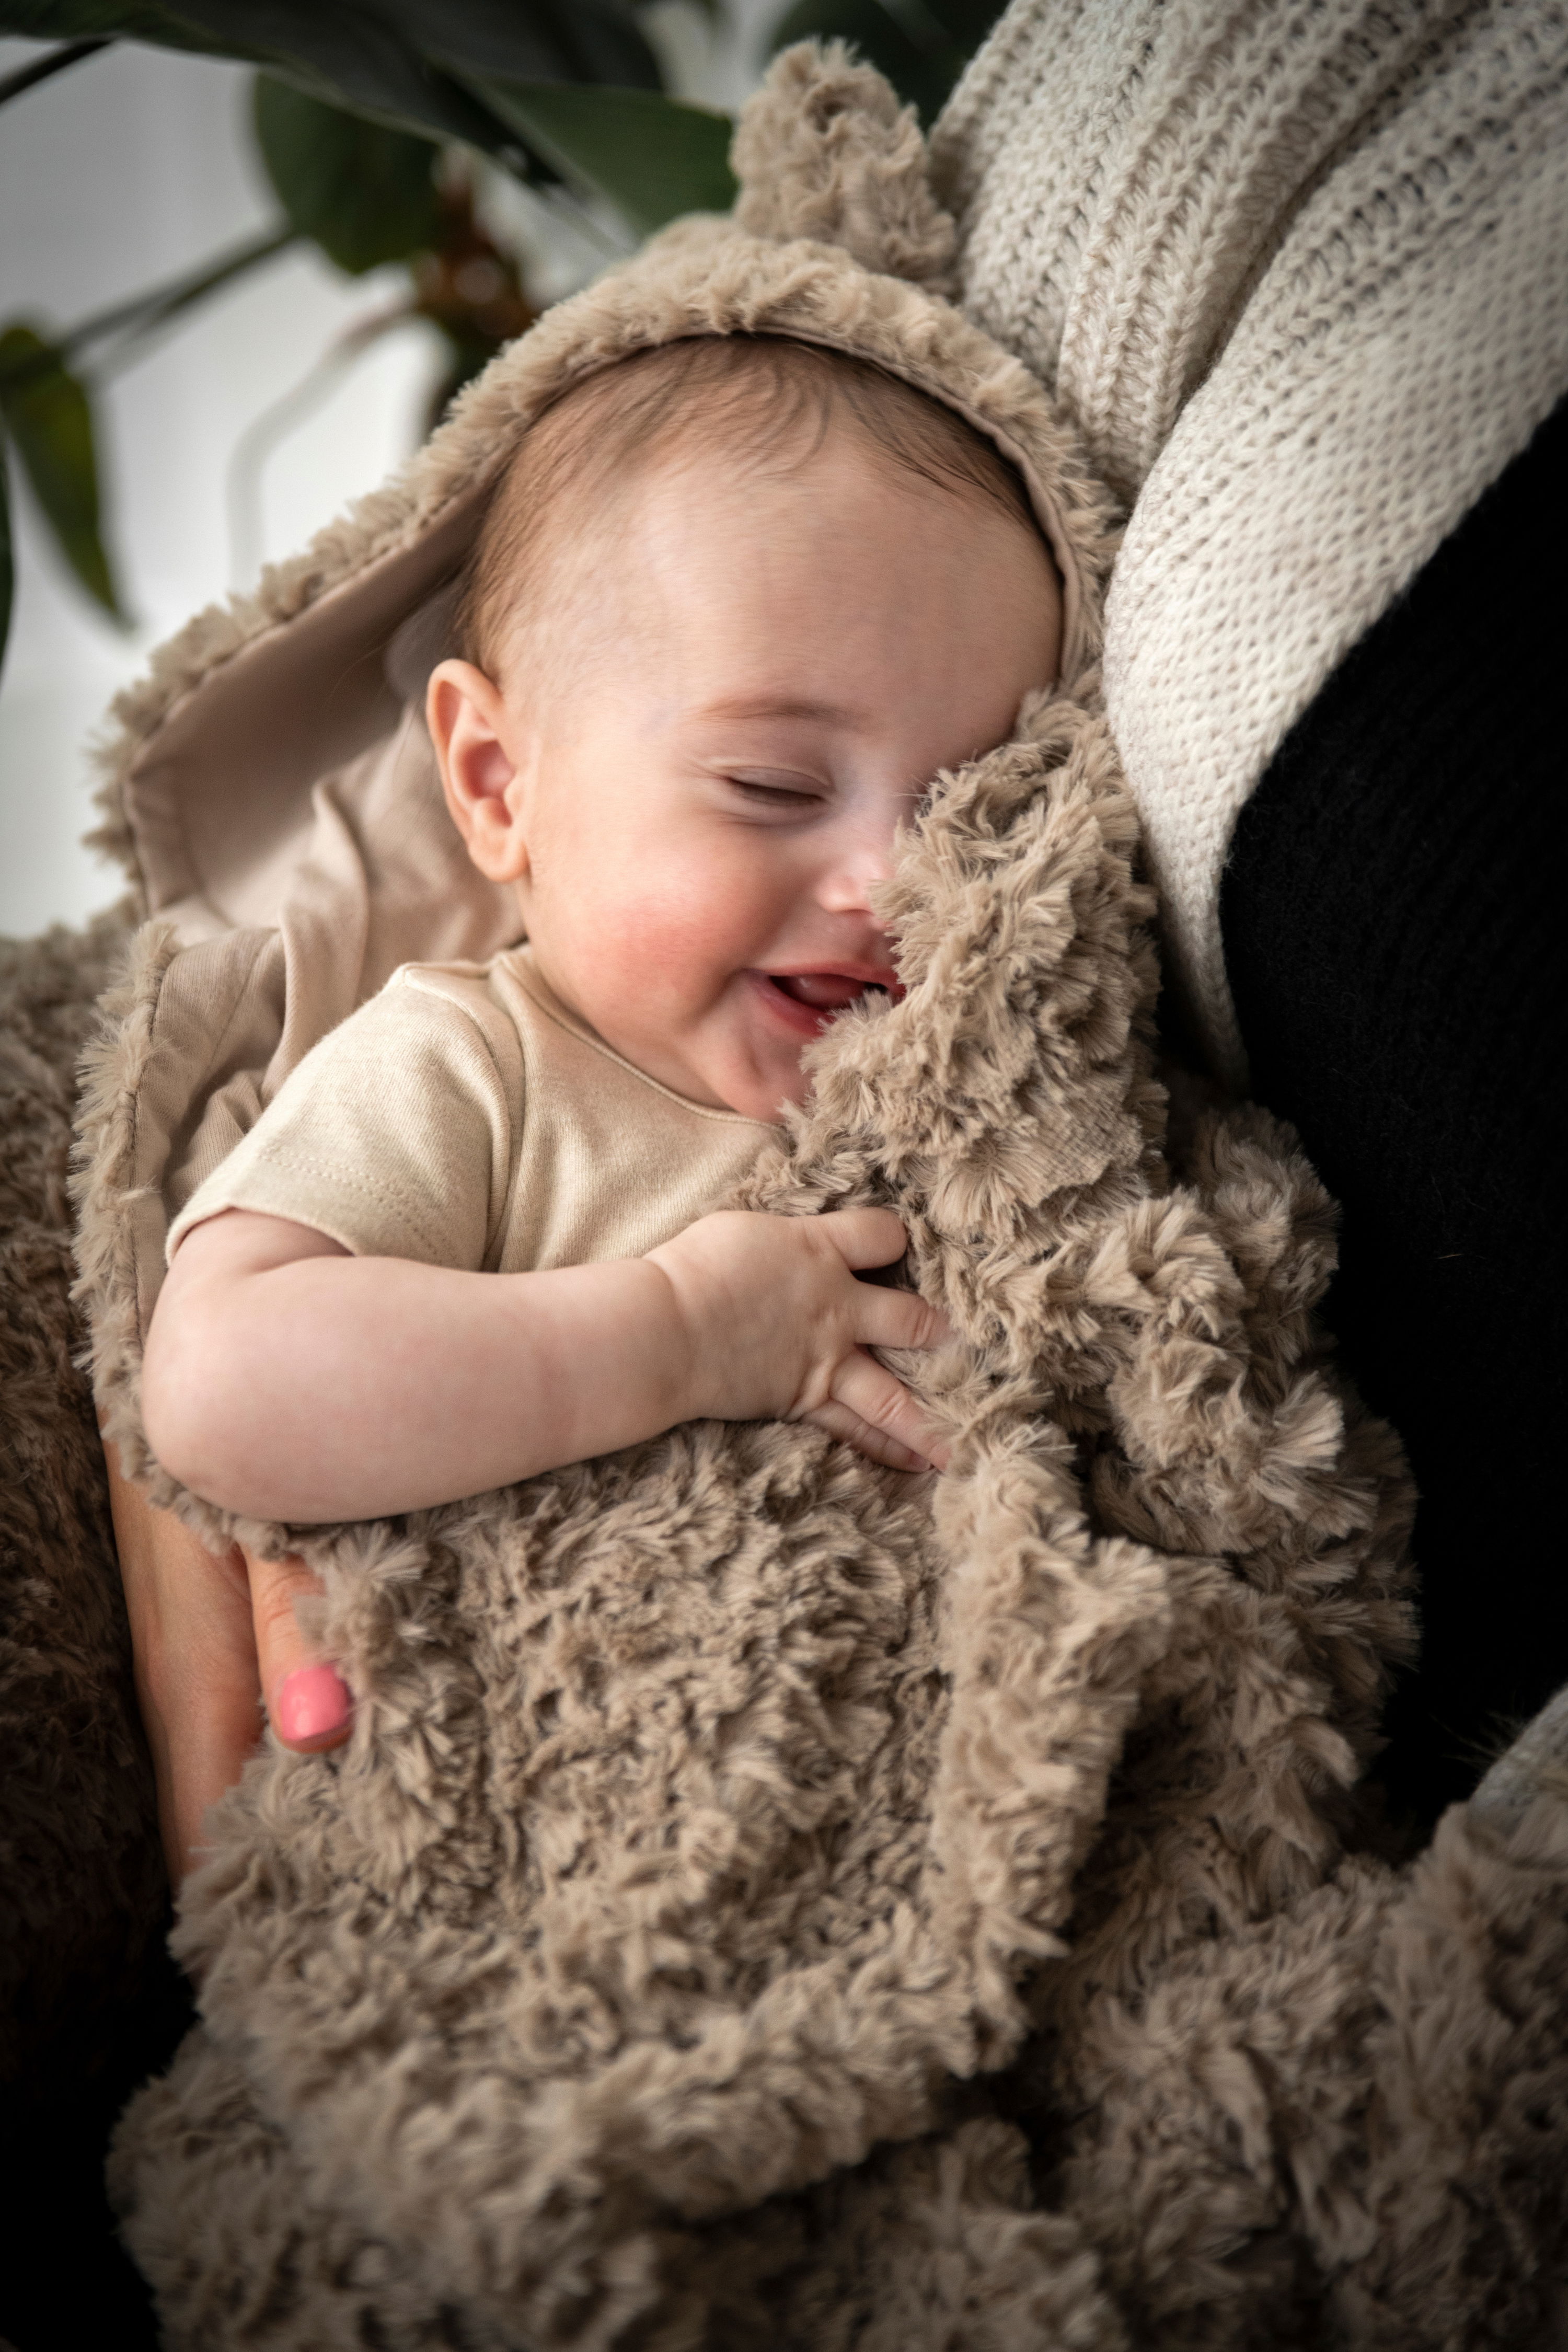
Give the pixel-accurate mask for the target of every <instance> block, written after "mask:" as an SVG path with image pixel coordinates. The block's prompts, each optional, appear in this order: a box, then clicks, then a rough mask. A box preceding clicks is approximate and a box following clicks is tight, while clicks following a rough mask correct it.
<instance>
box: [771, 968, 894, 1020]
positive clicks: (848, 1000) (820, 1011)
mask: <svg viewBox="0 0 1568 2352" xmlns="http://www.w3.org/2000/svg"><path fill="white" fill-rule="evenodd" d="M756 977H757V979H758V980H759V981H760V982H761V983H762V987H763V993H764V995H766V996H768V997H770V998H771V999H772V1001H773V1007H774V1010H775V1011H776V1012H778V1013H781V1014H782V1015H783V1016H784V1019H785V1020H786V1021H788V1022H789V1024H790V1025H791V1027H792V1028H799V1029H805V1030H807V1031H810V1030H814V1029H820V1028H823V1027H825V1026H826V1024H827V1023H828V1022H829V1021H831V1020H832V1019H833V1016H834V1014H835V1013H842V1012H843V1011H844V1009H845V1007H846V1006H847V1005H850V1004H858V1003H859V1002H860V999H861V998H862V997H865V996H886V997H890V998H891V999H892V1001H893V1002H894V1003H897V1002H898V1000H899V999H900V997H901V996H902V994H903V992H904V991H903V983H902V982H900V981H899V980H897V979H896V978H895V977H894V976H893V974H892V973H891V972H889V973H888V974H887V975H886V976H885V977H878V978H875V979H873V978H872V977H870V975H868V974H867V973H862V972H854V971H763V972H759V973H758V974H757V975H756Z"/></svg>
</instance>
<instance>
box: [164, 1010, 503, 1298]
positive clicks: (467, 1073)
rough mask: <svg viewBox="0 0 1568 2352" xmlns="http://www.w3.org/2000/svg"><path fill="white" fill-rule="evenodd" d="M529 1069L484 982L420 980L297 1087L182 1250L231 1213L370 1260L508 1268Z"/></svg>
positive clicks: (301, 1072) (248, 1146)
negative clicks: (504, 1253) (285, 1224)
mask: <svg viewBox="0 0 1568 2352" xmlns="http://www.w3.org/2000/svg"><path fill="white" fill-rule="evenodd" d="M522 1090H523V1087H522V1057H521V1049H520V1046H519V1043H518V1037H517V1032H516V1029H515V1027H514V1026H513V1024H512V1023H511V1022H510V1021H509V1020H508V1019H507V1017H506V1015H505V1013H502V1012H501V1010H500V1007H499V1006H498V1005H497V1004H496V1003H494V1001H493V999H492V997H491V995H490V993H489V990H488V989H487V987H486V984H485V979H484V974H483V972H482V971H479V970H477V969H476V970H474V971H472V972H471V973H470V972H468V971H464V970H463V969H462V968H461V967H458V968H454V967H452V966H449V965H448V966H446V967H443V968H441V969H439V970H432V969H430V968H423V969H420V968H413V967H410V968H405V970H404V971H399V972H395V974H394V975H393V977H392V979H391V980H390V981H389V982H387V984H386V986H385V987H384V989H383V990H382V991H381V992H380V994H379V995H376V996H374V997H372V998H371V1000H370V1001H369V1003H365V1004H363V1005H361V1007H360V1008H359V1010H358V1012H356V1013H352V1014H351V1015H350V1016H349V1018H348V1020H346V1021H344V1022H342V1023H341V1024H340V1025H339V1026H338V1027H337V1028H336V1029H334V1030H332V1031H331V1033H330V1034H329V1035H327V1036H326V1037H323V1038H322V1039H321V1042H320V1044H319V1045H314V1046H312V1048H311V1050H310V1053H308V1054H307V1055H306V1056H305V1058H304V1060H303V1061H302V1062H301V1063H300V1065H299V1067H298V1068H297V1069H295V1070H294V1071H292V1072H291V1073H290V1075H289V1077H288V1078H287V1079H285V1081H284V1083H283V1085H282V1087H280V1088H279V1092H278V1094H277V1096H276V1097H275V1098H274V1100H273V1101H272V1102H271V1103H270V1104H269V1105H268V1108H267V1109H266V1110H265V1112H264V1113H263V1114H262V1117H261V1118H260V1119H259V1120H258V1122H257V1124H256V1126H255V1127H254V1128H252V1129H251V1130H250V1133H249V1134H248V1135H247V1136H246V1137H245V1139H244V1140H243V1141H242V1142H240V1143H239V1144H237V1146H236V1148H235V1150H233V1151H232V1152H231V1153H230V1154H229V1156H228V1158H227V1159H226V1160H224V1162H223V1163H222V1165H221V1166H220V1167H218V1168H216V1169H215V1170H214V1171H213V1172H212V1174H211V1175H210V1176H209V1177H208V1178H207V1180H206V1181H205V1183H203V1184H202V1185H201V1186H200V1187H199V1188H198V1189H197V1191H196V1192H195V1193H193V1195H192V1197H191V1199H190V1200H189V1201H188V1202H186V1204H185V1207H184V1210H183V1211H182V1212H181V1214H180V1215H179V1217H178V1218H177V1219H176V1221H175V1223H174V1226H173V1227H172V1229H171V1231H170V1234H169V1253H170V1255H171V1256H172V1255H173V1254H174V1250H175V1248H176V1247H177V1246H178V1244H179V1243H180V1242H181V1240H183V1238H184V1235H185V1234H187V1233H188V1232H189V1231H190V1229H191V1227H192V1226H193V1225H194V1224H197V1223H200V1222H201V1221H202V1220H203V1219H204V1218H207V1217H211V1216H216V1214H217V1213H219V1212H220V1211H221V1210H224V1209H250V1210H254V1211H256V1212H258V1213H260V1214H262V1215H264V1216H273V1217H289V1218H292V1219H293V1220H294V1221H295V1222H296V1223H299V1224H302V1225H309V1226H310V1227H311V1228H312V1230H313V1231H315V1232H317V1233H321V1234H326V1235H327V1236H328V1237H329V1238H330V1239H331V1240H332V1241H335V1242H338V1243H340V1244H342V1247H343V1248H344V1249H346V1250H348V1251H349V1252H350V1253H351V1254H352V1255H353V1256H355V1257H404V1258H414V1259H417V1260H419V1261H421V1262H422V1263H424V1264H426V1265H448V1266H458V1267H463V1268H467V1269H469V1270H472V1271H474V1272H479V1271H481V1270H483V1269H485V1268H486V1267H489V1266H493V1265H495V1264H496V1263H497V1258H498V1255H499V1251H500V1236H501V1230H502V1226H503V1223H504V1220H505V1215H506V1204H507V1199H508V1194H509V1191H510V1180H511V1173H512V1164H513V1160H514V1157H515V1150H516V1139H517V1135H518V1132H519V1129H520V1128H521V1114H522Z"/></svg>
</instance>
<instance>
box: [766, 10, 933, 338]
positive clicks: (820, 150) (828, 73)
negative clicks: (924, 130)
mask: <svg viewBox="0 0 1568 2352" xmlns="http://www.w3.org/2000/svg"><path fill="white" fill-rule="evenodd" d="M730 161H731V165H732V167H733V169H734V173H735V176H736V178H737V179H738V180H739V181H740V183H741V193H740V195H739V196H738V198H737V199H736V203H735V215H734V217H735V223H736V226H738V227H740V228H742V229H744V230H745V231H746V232H747V234H748V235H749V236H758V237H767V238H770V239H779V240H783V239H787V238H791V237H810V238H811V239H812V240H813V241H814V242H816V243H817V244H820V245H837V246H842V247H844V249H845V250H846V252H847V253H849V254H851V255H853V257H854V258H855V259H856V260H857V261H858V262H859V263H860V264H861V266H862V267H863V268H867V269H875V270H879V271H881V272H883V273H884V274H885V275H886V276H888V277H889V278H909V279H910V280H912V281H913V283H914V284H916V285H917V286H923V287H925V288H926V289H928V290H929V291H930V292H931V293H933V294H950V293H951V292H952V264H953V256H954V252H955V250H956V247H957V231H956V229H955V228H954V226H953V222H952V215H951V214H950V213H946V212H944V211H943V210H942V206H941V205H939V204H938V203H937V200H936V197H935V195H934V194H932V191H931V158H930V155H929V154H928V152H927V150H926V142H925V141H924V139H923V138H922V137H921V128H920V123H919V121H918V119H917V117H916V114H915V110H914V108H913V107H912V106H900V103H899V100H898V96H897V93H896V92H895V91H894V89H893V88H892V86H891V84H890V83H889V82H888V81H886V80H885V79H883V77H882V76H881V75H880V74H879V73H878V72H877V71H876V69H875V68H873V67H871V66H863V65H858V64H857V63H856V61H855V58H854V55H853V53H852V51H851V50H850V49H849V48H848V47H847V46H846V44H845V43H844V42H843V41H827V42H825V43H824V42H817V41H798V42H796V43H795V46H794V47H793V48H788V49H784V51H782V52H781V54H780V55H779V56H778V57H776V58H774V59H773V65H772V67H771V68H770V69H769V72H768V76H767V79H766V80H765V81H764V82H763V86H762V88H761V89H759V90H758V91H757V93H756V95H755V96H754V97H753V98H752V99H750V100H748V101H747V103H746V105H745V107H744V108H743V109H742V113H741V120H740V123H739V125H738V127H737V129H736V132H735V140H734V144H733V146H732V147H731V151H730Z"/></svg>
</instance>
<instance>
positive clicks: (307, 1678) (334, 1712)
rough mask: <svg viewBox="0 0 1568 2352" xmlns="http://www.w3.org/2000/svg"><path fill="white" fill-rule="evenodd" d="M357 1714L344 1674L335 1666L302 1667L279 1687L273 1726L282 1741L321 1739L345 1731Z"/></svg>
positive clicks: (275, 1701)
mask: <svg viewBox="0 0 1568 2352" xmlns="http://www.w3.org/2000/svg"><path fill="white" fill-rule="evenodd" d="M352 1714H353V1698H352V1697H351V1696H350V1695H349V1686H348V1685H347V1683H345V1682H344V1680H343V1678H342V1675H339V1674H336V1673H334V1672H333V1670H332V1668H331V1666H298V1667H296V1668H295V1670H294V1672H293V1673H292V1674H291V1675H285V1676H284V1677H283V1680H282V1682H281V1683H279V1686H278V1696H277V1697H276V1699H275V1700H274V1701H273V1704H272V1723H273V1727H274V1729H275V1730H276V1731H277V1734H278V1737H279V1739H288V1740H299V1739H320V1738H321V1736H322V1734H323V1733H324V1732H328V1731H341V1730H342V1727H343V1726H344V1724H345V1723H347V1721H348V1719H349V1717H350V1716H351V1715H352Z"/></svg>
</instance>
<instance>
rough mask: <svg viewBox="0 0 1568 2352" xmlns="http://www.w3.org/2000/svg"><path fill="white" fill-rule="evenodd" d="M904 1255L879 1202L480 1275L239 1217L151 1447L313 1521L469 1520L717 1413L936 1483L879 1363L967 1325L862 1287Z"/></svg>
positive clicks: (228, 1495)
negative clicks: (591, 1259) (892, 1351)
mask: <svg viewBox="0 0 1568 2352" xmlns="http://www.w3.org/2000/svg"><path fill="white" fill-rule="evenodd" d="M903 1247H904V1234H903V1230H902V1227H901V1226H900V1223H899V1222H898V1220H897V1218H896V1217H894V1216H893V1215H891V1214H890V1213H889V1212H888V1211H886V1210H882V1209H847V1210H841V1211H839V1212H837V1213H835V1214H833V1215H830V1216H824V1217H809V1218H794V1217H773V1216H763V1215H756V1214H750V1213H742V1212H739V1211H734V1212H721V1213H719V1214H717V1215H714V1216H710V1217H703V1218H700V1220H699V1221H698V1223H695V1224H693V1225H689V1226H688V1227H687V1229H686V1231H685V1232H684V1233H682V1234H678V1235H677V1236H676V1238H675V1240H674V1241H672V1242H667V1243H665V1244H663V1245H662V1246H661V1247H659V1248H658V1249H655V1250H651V1251H649V1253H648V1254H647V1256H646V1257H641V1258H624V1259H616V1260H613V1261H610V1262H608V1263H605V1264H600V1265H581V1266H567V1267H562V1268H560V1269H558V1270H554V1271H552V1272H549V1273H542V1274H512V1275H506V1274H473V1273H468V1272H462V1271H458V1270H455V1269H453V1268H449V1267H444V1266H433V1265H423V1264H419V1263H416V1261H414V1260H412V1259H404V1258H393V1257H353V1256H352V1255H350V1254H349V1253H348V1252H347V1251H346V1250H344V1249H342V1247H341V1246H340V1244H337V1243H336V1242H333V1241H331V1240H329V1239H327V1238H326V1236H325V1235H323V1234H318V1233H316V1232H314V1231H313V1230H312V1229H311V1228H310V1227H308V1226H305V1225H300V1224H296V1223H292V1222H290V1221H289V1220H286V1219H284V1218H281V1217H271V1216H261V1215H258V1214H255V1213H251V1212H249V1211H246V1210H230V1211H228V1212H226V1213H224V1214H222V1215H219V1216H215V1217H213V1218H211V1219H209V1220H208V1221H207V1222H206V1223H202V1224H198V1225H197V1226H195V1228H194V1230H193V1231H192V1232H190V1233H189V1234H187V1235H186V1236H185V1238H184V1242H183V1243H182V1244H181V1246H180V1248H179V1249H178V1250H177V1252H176V1253H175V1256H174V1264H173V1265H172V1266H171V1268H170V1271H169V1276H168V1278H167V1280H166V1282H165V1284H164V1286H163V1292H162V1295H161V1296H160V1297H159V1300H158V1305H157V1308H156V1310H155V1312H154V1314H153V1323H152V1328H151V1330H150V1332H149V1334H148V1341H147V1351H146V1360H145V1363H144V1366H143V1377H142V1414H143V1420H144V1423H145V1427H146V1432H147V1438H148V1443H149V1444H151V1446H152V1448H153V1452H154V1454H156V1455H157V1456H158V1458H159V1460H160V1461H161V1462H162V1463H163V1465H164V1467H165V1468H166V1469H168V1470H169V1471H170V1472H171V1473H172V1474H173V1475H174V1476H175V1477H177V1478H179V1479H180V1480H181V1481H182V1482H183V1484H184V1485H185V1486H189V1487H190V1488H191V1489H192V1491H193V1492H194V1493H195V1494H198V1495H201V1496H205V1498H206V1499H207V1500H208V1501H210V1502H214V1503H216V1504H218V1505H220V1506H221V1507H224V1508H226V1509H227V1510H231V1511H236V1512H239V1513H242V1514H244V1515H246V1516H248V1517H258V1518H270V1519H283V1520H289V1521H293V1522H295V1523H300V1524H309V1523H312V1522H320V1521H325V1520H333V1519H353V1518H368V1517H380V1516H382V1515H383V1514H385V1513H388V1512H395V1511H406V1510H416V1509H418V1508H420V1507H423V1506H426V1505H429V1504H435V1503H443V1502H449V1501H452V1500H455V1499H456V1498H457V1497H458V1496H462V1495H471V1494H479V1493H482V1492H483V1491H484V1490H486V1489H487V1488H489V1487H491V1486H508V1485H510V1484H511V1483H512V1482H513V1481H514V1480H516V1479H519V1478H525V1477H528V1476H530V1475H532V1474H533V1473H534V1472H536V1471H540V1470H548V1469H553V1468H555V1467H556V1466H558V1465H561V1464H563V1463H567V1462H577V1461H583V1460H585V1459H587V1458H588V1457H589V1456H591V1455H594V1454H605V1453H610V1452H613V1451H614V1450H615V1449H616V1447H618V1446H623V1445H629V1444H635V1443H636V1442H637V1440H638V1439H640V1438H645V1437H651V1436H654V1435H656V1434H657V1433H658V1432H659V1431H661V1430H665V1429H669V1428H673V1427H674V1426H675V1425H676V1423H679V1422H683V1421H692V1420H699V1419H702V1418H705V1417H708V1416H713V1417H716V1418H719V1419H721V1420H729V1421H746V1420H762V1419H802V1418H807V1419H811V1420H814V1421H816V1422H817V1423H820V1424H821V1425H822V1426H823V1427H825V1428H827V1429H829V1430H830V1431H831V1432H832V1433H833V1434H835V1435H836V1436H838V1437H842V1438H845V1439H847V1441H848V1443H850V1444H854V1445H857V1446H858V1447H859V1448H860V1450H861V1451H862V1452H863V1453H866V1454H870V1455H871V1456H873V1458H875V1459H878V1460H880V1461H883V1462H887V1463H889V1464H892V1465H895V1466H897V1467H900V1468H905V1469H918V1468H923V1467H925V1466H926V1461H925V1458H924V1457H926V1456H931V1458H938V1441H937V1439H936V1436H935V1433H934V1432H933V1430H932V1428H931V1423H930V1421H929V1419H928V1417H927V1416H926V1415H925V1413H924V1412H922V1410H921V1406H920V1405H919V1404H918V1403H917V1402H916V1400H915V1399H914V1397H913V1396H911V1395H910V1391H908V1390H907V1389H906V1388H905V1387H904V1386H903V1385H902V1383H901V1382H900V1381H898V1380H897V1379H896V1378H895V1377H894V1375H893V1374H892V1373H891V1372H889V1371H888V1370H886V1368H885V1367H884V1366H882V1365H880V1364H879V1363H878V1362H877V1361H876V1360H875V1359H874V1358H872V1357H871V1356H869V1355H868V1354H867V1353H866V1349H868V1347H890V1348H928V1347H931V1346H934V1345H937V1344H939V1343H940V1342H941V1340H942V1339H943V1338H944V1337H945V1336H946V1327H945V1326H944V1324H943V1322H942V1318H941V1316H940V1315H939V1314H938V1313H937V1311H936V1310H935V1309H934V1308H932V1307H928V1306H926V1305H925V1303H924V1302H923V1301H922V1300H921V1299H920V1298H918V1297H914V1296H913V1295H912V1294H910V1292H907V1291H898V1290H887V1289H883V1288H880V1287H879V1286H874V1285H871V1284H868V1283H863V1282H858V1281H857V1280H856V1279H855V1273H854V1270H855V1269H856V1268H857V1267H862V1266H876V1265H887V1264H889V1263H890V1262H891V1261H892V1260H894V1259H896V1258H897V1257H899V1256H900V1255H901V1253H902V1250H903Z"/></svg>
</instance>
